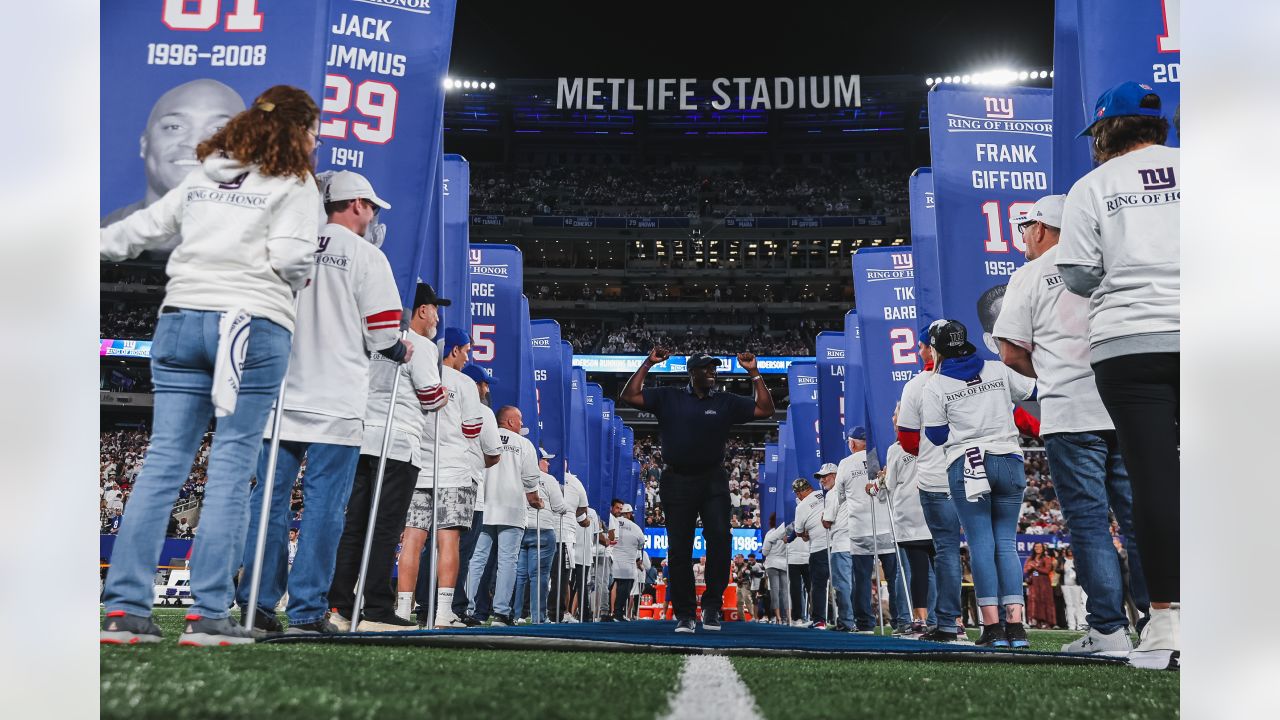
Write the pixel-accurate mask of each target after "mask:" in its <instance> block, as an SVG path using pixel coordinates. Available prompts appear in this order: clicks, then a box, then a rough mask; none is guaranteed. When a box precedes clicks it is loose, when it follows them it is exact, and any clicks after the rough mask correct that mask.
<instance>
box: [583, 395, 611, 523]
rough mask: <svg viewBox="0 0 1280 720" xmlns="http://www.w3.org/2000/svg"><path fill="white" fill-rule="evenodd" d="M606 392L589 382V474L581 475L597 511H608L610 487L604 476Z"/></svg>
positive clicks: (592, 504)
mask: <svg viewBox="0 0 1280 720" xmlns="http://www.w3.org/2000/svg"><path fill="white" fill-rule="evenodd" d="M603 440H604V393H603V392H602V391H601V388H600V386H599V385H597V384H596V383H592V382H589V383H587V450H588V452H587V475H586V477H585V478H583V477H581V476H580V477H579V479H581V480H582V483H583V485H586V487H587V497H588V498H589V499H590V500H591V507H593V508H595V509H596V512H598V513H601V517H603V513H604V512H605V511H607V509H608V505H609V498H608V494H609V491H608V488H606V487H605V483H606V480H605V478H604V449H605V448H606V447H607V446H606V445H604V444H603V442H602V441H603Z"/></svg>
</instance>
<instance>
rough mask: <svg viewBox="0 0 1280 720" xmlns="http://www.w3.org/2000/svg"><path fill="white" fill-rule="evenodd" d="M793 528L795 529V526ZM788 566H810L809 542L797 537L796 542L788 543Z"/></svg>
mask: <svg viewBox="0 0 1280 720" xmlns="http://www.w3.org/2000/svg"><path fill="white" fill-rule="evenodd" d="M793 527H795V526H794V525H793ZM787 564H788V565H808V564H809V541H808V540H805V539H804V538H802V537H796V539H795V540H792V541H791V542H789V543H787Z"/></svg>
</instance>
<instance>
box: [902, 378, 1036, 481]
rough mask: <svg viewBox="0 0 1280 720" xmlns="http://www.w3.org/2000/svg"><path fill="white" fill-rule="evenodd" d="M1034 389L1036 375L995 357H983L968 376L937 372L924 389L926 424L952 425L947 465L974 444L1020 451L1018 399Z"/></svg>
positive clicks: (1002, 452)
mask: <svg viewBox="0 0 1280 720" xmlns="http://www.w3.org/2000/svg"><path fill="white" fill-rule="evenodd" d="M947 362H948V363H949V362H952V361H947ZM944 367H945V366H944ZM1035 389H1036V382H1035V380H1032V379H1031V378H1029V377H1026V376H1025V375H1019V374H1018V373H1016V372H1014V371H1013V370H1012V369H1010V368H1009V366H1007V365H1005V364H1004V363H1002V362H996V361H993V360H987V361H986V362H983V363H982V369H981V371H980V372H979V375H978V378H976V379H975V380H970V381H968V382H966V381H964V380H957V379H955V378H952V377H947V376H946V375H943V374H942V373H937V374H936V375H935V376H934V378H933V380H931V381H929V384H928V385H927V386H926V387H925V391H924V426H925V427H926V428H931V427H938V426H940V425H948V426H950V428H951V430H950V433H949V434H948V435H947V442H946V444H944V445H943V446H942V449H943V450H944V451H945V452H946V455H947V465H948V466H949V465H950V464H951V463H953V462H955V461H956V460H957V459H959V458H960V457H962V456H963V455H964V451H965V448H969V447H974V446H977V447H979V448H981V449H982V452H983V453H994V454H996V455H1021V452H1022V450H1021V448H1020V447H1019V446H1018V427H1017V426H1016V425H1014V423H1013V403H1014V402H1016V401H1019V400H1026V399H1028V398H1030V397H1031V395H1032V393H1033V392H1035Z"/></svg>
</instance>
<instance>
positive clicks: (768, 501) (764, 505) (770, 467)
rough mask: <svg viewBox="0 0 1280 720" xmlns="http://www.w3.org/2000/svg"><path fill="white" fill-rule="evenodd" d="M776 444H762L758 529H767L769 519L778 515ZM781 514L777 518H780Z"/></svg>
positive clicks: (778, 495)
mask: <svg viewBox="0 0 1280 720" xmlns="http://www.w3.org/2000/svg"><path fill="white" fill-rule="evenodd" d="M778 454H779V453H778V443H776V442H771V443H765V444H764V463H762V464H761V465H760V527H762V528H765V529H768V527H769V517H770V516H772V515H774V513H778V498H779V497H781V495H780V494H779V492H778V459H779V458H778ZM781 515H782V514H781V513H778V516H779V517H781Z"/></svg>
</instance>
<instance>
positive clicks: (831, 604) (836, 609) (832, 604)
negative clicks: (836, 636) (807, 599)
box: [827, 535, 852, 625]
mask: <svg viewBox="0 0 1280 720" xmlns="http://www.w3.org/2000/svg"><path fill="white" fill-rule="evenodd" d="M850 557H852V554H851V555H850ZM832 577H833V575H832V572H831V536H830V535H828V536H827V620H828V624H832V625H838V624H839V618H838V617H837V616H838V615H839V614H840V606H839V603H837V602H836V584H835V583H834V582H832ZM833 619H834V620H835V622H834V623H832V622H830V621H831V620H833Z"/></svg>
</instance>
